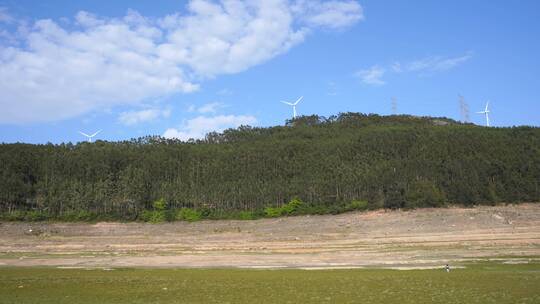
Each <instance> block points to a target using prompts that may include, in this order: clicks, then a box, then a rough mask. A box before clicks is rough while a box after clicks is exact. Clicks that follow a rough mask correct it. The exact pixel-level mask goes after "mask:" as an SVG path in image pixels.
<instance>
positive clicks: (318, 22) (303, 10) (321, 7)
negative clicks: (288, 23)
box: [293, 0, 364, 29]
mask: <svg viewBox="0 0 540 304" xmlns="http://www.w3.org/2000/svg"><path fill="white" fill-rule="evenodd" d="M293 12H298V13H299V15H300V16H299V19H301V20H304V21H305V22H306V23H307V24H309V25H311V26H319V27H328V28H334V29H337V28H343V27H347V26H350V25H352V24H354V23H356V22H358V21H360V20H363V19H364V12H363V10H362V7H361V6H360V4H358V2H356V1H352V0H348V1H321V0H299V1H296V3H295V4H294V5H293Z"/></svg>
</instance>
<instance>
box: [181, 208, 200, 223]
mask: <svg viewBox="0 0 540 304" xmlns="http://www.w3.org/2000/svg"><path fill="white" fill-rule="evenodd" d="M201 217H202V213H201V212H200V211H198V210H195V209H191V208H182V209H180V210H178V211H177V212H176V219H177V220H182V221H188V222H195V221H198V220H200V219H201Z"/></svg>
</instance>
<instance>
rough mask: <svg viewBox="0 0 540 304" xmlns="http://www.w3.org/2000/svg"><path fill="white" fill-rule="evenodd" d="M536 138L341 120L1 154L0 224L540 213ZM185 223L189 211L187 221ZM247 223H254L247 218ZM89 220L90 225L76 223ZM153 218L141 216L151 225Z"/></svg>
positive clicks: (446, 122) (312, 119)
mask: <svg viewBox="0 0 540 304" xmlns="http://www.w3.org/2000/svg"><path fill="white" fill-rule="evenodd" d="M539 183H540V128H534V127H514V128H485V127H479V126H475V125H471V124H461V123H458V122H456V121H453V120H451V119H446V118H430V117H413V116H406V115H400V116H378V115H364V114H359V113H342V114H340V115H337V116H332V117H329V118H324V117H319V116H303V117H299V118H297V119H295V120H293V121H288V122H287V123H286V125H285V126H276V127H270V128H254V127H249V126H242V127H240V128H237V129H229V130H226V131H224V132H223V133H210V134H208V135H207V136H206V138H205V139H204V140H190V141H188V142H182V141H179V140H171V139H164V138H161V137H155V136H150V137H143V138H139V139H133V140H130V141H122V142H106V141H97V142H95V143H86V142H83V143H79V144H72V143H67V144H60V145H53V144H45V145H31V144H2V145H0V213H2V214H3V216H4V217H8V218H9V217H10V216H11V217H12V218H13V217H14V216H15V218H17V216H18V217H21V218H25V217H24V216H23V215H24V214H32V215H33V216H36V217H38V218H40V217H43V218H61V219H62V218H68V219H69V218H70V217H74V218H81V219H86V218H87V217H91V218H96V217H97V218H110V219H124V220H135V219H142V218H144V217H145V216H148V212H149V211H159V210H156V208H155V202H156V201H163V202H165V205H164V207H163V208H162V209H160V210H161V211H163V209H166V210H182V209H183V210H192V211H195V212H198V213H199V214H204V215H205V216H206V217H208V218H220V217H227V216H231V214H233V215H234V214H237V215H240V214H243V215H246V214H251V215H257V214H258V215H264V214H265V210H266V211H268V210H272V209H268V208H282V207H283V206H286V205H288V204H289V202H291V200H293V199H295V198H296V199H297V200H298V201H301V202H303V205H302V206H303V207H302V208H303V209H302V210H304V213H310V212H312V213H326V212H333V213H336V212H341V211H344V210H350V204H351V202H355V201H362V202H363V201H367V208H370V209H375V208H415V207H426V206H427V207H437V206H443V205H448V204H460V205H472V204H494V203H498V202H507V203H511V202H524V201H528V202H533V201H534V202H536V201H540V185H539ZM184 212H188V211H184ZM246 212H247V213H246ZM81 214H82V215H84V216H81ZM145 214H146V215H145Z"/></svg>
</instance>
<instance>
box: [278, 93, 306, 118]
mask: <svg viewBox="0 0 540 304" xmlns="http://www.w3.org/2000/svg"><path fill="white" fill-rule="evenodd" d="M302 98H304V96H300V98H298V100H296V102H294V103H291V102H287V101H281V102H282V103H284V104H286V105H289V106H292V109H293V119H294V118H296V105H297V104H298V103H299V102H300V100H302Z"/></svg>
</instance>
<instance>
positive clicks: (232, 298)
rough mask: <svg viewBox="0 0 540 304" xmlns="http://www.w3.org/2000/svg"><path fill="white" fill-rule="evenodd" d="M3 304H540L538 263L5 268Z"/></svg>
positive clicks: (0, 275) (1, 271)
mask: <svg viewBox="0 0 540 304" xmlns="http://www.w3.org/2000/svg"><path fill="white" fill-rule="evenodd" d="M0 303H17V304H20V303H100V304H104V303H257V304H260V303H400V304H401V303H498V304H501V303H540V264H518V265H503V264H494V263H487V264H476V265H472V266H469V267H467V268H465V269H455V270H453V271H451V272H450V273H446V272H444V271H443V270H441V269H432V270H406V271H403V270H381V269H356V270H241V269H114V270H101V269H99V270H98V269H93V270H85V269H58V268H21V267H15V268H13V267H5V268H0Z"/></svg>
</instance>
